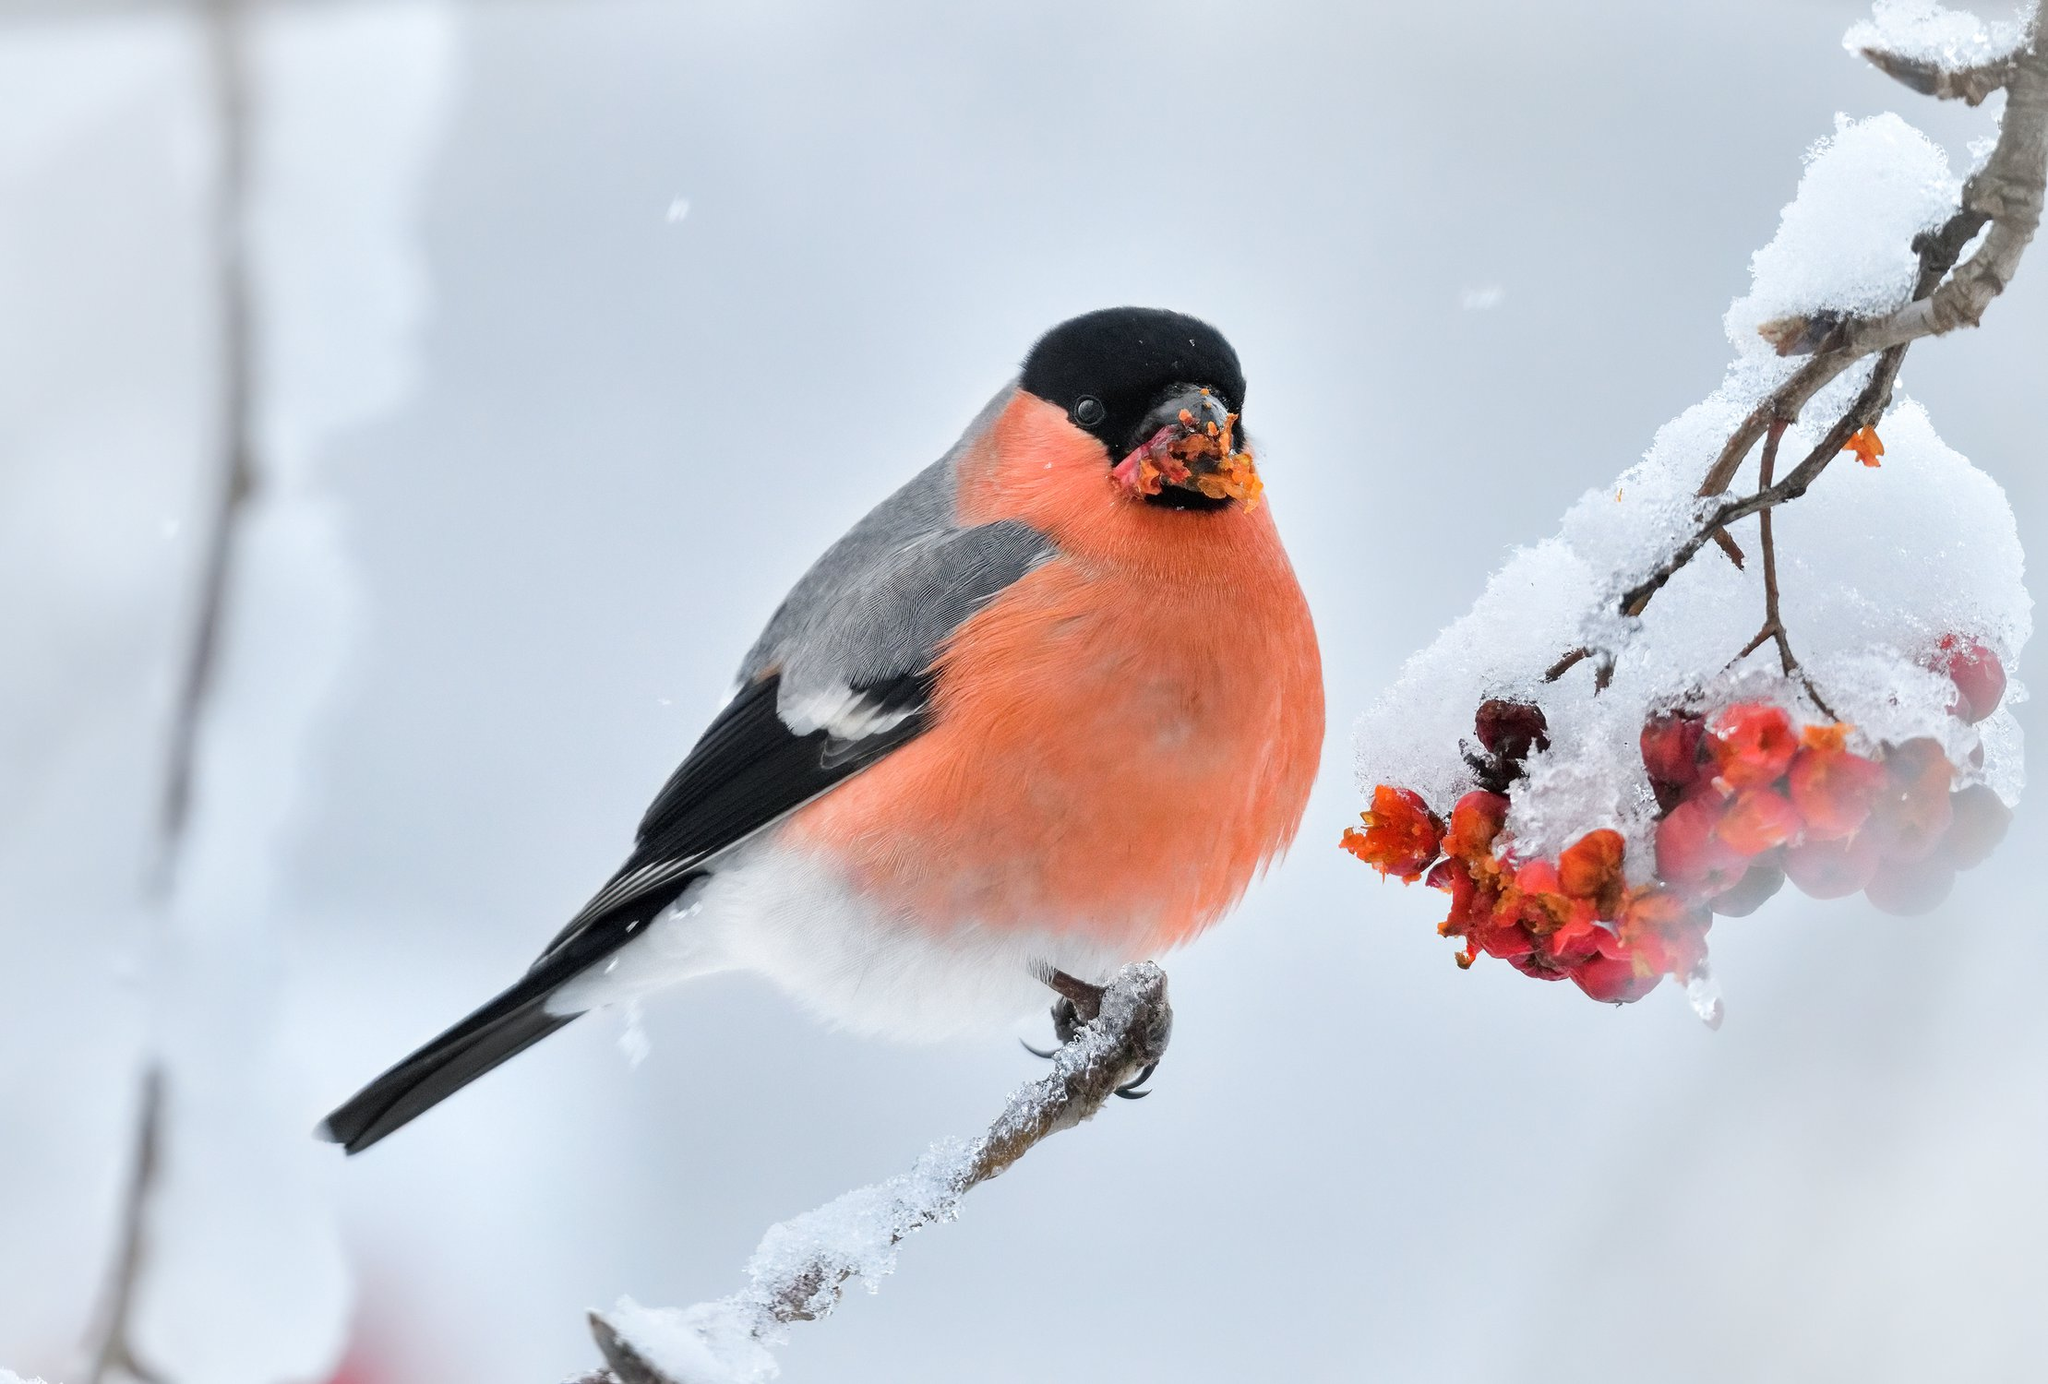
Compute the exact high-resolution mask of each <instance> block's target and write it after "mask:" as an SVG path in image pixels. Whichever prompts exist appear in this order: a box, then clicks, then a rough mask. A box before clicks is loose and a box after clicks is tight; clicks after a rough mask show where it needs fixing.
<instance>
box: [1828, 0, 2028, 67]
mask: <svg viewBox="0 0 2048 1384" xmlns="http://www.w3.org/2000/svg"><path fill="white" fill-rule="evenodd" d="M2035 8H2036V7H2035V5H2033V4H2031V3H2029V4H2025V5H2021V6H2020V7H2019V9H2018V12H2017V13H2016V14H2015V15H2014V16H2013V17H2012V18H2011V19H2008V20H1996V21H1993V22H1992V23H1989V24H1986V23H1985V22H1984V21H1983V20H1981V19H1979V18H1978V17H1977V16H1976V15H1974V14H1970V13H1968V12H1966V11H1963V10H1952V9H1949V8H1948V7H1947V6H1946V5H1942V4H1939V3H1937V0H1877V3H1876V5H1875V6H1873V10H1872V14H1871V17H1870V18H1869V19H1866V20H1864V21H1863V22H1862V23H1860V24H1857V25H1854V26H1853V27H1852V28H1851V29H1850V30H1849V32H1848V34H1847V35H1846V36H1845V37H1844V38H1843V39H1842V46H1843V47H1845V48H1847V49H1848V50H1849V51H1850V52H1852V53H1856V54H1862V53H1864V52H1866V51H1870V50H1875V51H1879V52H1885V53H1896V54H1897V55H1898V56H1900V57H1902V58H1910V59H1912V60H1914V61H1917V62H1925V63H1931V64H1933V65H1935V66H1937V67H1944V68H1949V69H1952V70H1953V69H1959V68H1968V67H1983V66H1985V65H1986V64H1989V63H1995V62H2002V61H2004V60H2005V59H2006V58H2009V57H2011V56H2012V55H2013V54H2015V53H2017V52H2018V51H2019V50H2020V48H2021V46H2022V45H2023V44H2024V43H2025V42H2026V36H2027V29H2028V26H2029V24H2030V22H2031V21H2032V19H2033V16H2034V10H2035Z"/></svg>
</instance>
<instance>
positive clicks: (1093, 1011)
mask: <svg viewBox="0 0 2048 1384" xmlns="http://www.w3.org/2000/svg"><path fill="white" fill-rule="evenodd" d="M1039 978H1040V979H1041V980H1043V981H1044V982H1045V983H1046V985H1047V986H1049V987H1050V988H1051V989H1052V990H1053V991H1054V992H1055V993H1056V994H1058V995H1059V998H1058V999H1057V1000H1054V1001H1053V1006H1052V1031H1053V1036H1054V1037H1055V1038H1057V1039H1059V1047H1055V1048H1049V1049H1048V1048H1034V1047H1032V1046H1031V1044H1029V1043H1025V1044H1024V1051H1026V1052H1028V1053H1030V1054H1031V1055H1032V1056H1033V1057H1040V1058H1044V1059H1046V1060H1047V1061H1050V1060H1051V1059H1052V1058H1053V1057H1054V1056H1055V1055H1056V1054H1057V1053H1058V1052H1059V1048H1063V1047H1065V1046H1066V1045H1067V1044H1068V1043H1071V1042H1073V1041H1074V1035H1075V1034H1077V1033H1079V1032H1080V1031H1081V1028H1082V1025H1084V1024H1088V1023H1092V1022H1094V1020H1095V1019H1096V1018H1097V1017H1098V1016H1099V1015H1100V1014H1101V1013H1102V995H1103V988H1104V987H1102V986H1100V985H1095V984H1092V983H1090V982H1088V981H1085V980H1082V979H1080V978H1079V977H1077V976H1070V975H1068V974H1067V973H1066V972H1065V971H1061V970H1054V969H1051V968H1048V969H1047V970H1046V972H1045V973H1044V974H1043V975H1042V976H1040V977H1039ZM1158 1070H1159V1064H1158V1063H1157V1062H1148V1063H1146V1064H1145V1067H1144V1070H1142V1071H1140V1072H1139V1073H1138V1074H1137V1076H1135V1077H1133V1078H1132V1079H1131V1080H1129V1081H1127V1082H1125V1083H1124V1084H1123V1085H1121V1086H1119V1087H1117V1088H1116V1091H1115V1093H1114V1094H1116V1095H1119V1096H1122V1097H1123V1098H1124V1099H1125V1100H1143V1099H1144V1098H1145V1097H1147V1096H1149V1095H1151V1094H1152V1093H1151V1092H1150V1091H1148V1090H1145V1089H1143V1088H1144V1085H1145V1083H1146V1082H1148V1081H1150V1080H1151V1079H1152V1073H1154V1072H1156V1071H1158Z"/></svg>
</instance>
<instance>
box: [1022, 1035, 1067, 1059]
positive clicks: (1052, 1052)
mask: <svg viewBox="0 0 2048 1384" xmlns="http://www.w3.org/2000/svg"><path fill="white" fill-rule="evenodd" d="M1017 1041H1018V1043H1020V1044H1022V1045H1023V1048H1024V1051H1026V1052H1028V1053H1030V1054H1031V1055H1032V1056H1033V1057H1036V1058H1040V1059H1042V1060H1043V1061H1046V1062H1050V1061H1052V1060H1053V1058H1055V1057H1057V1056H1058V1055H1059V1049H1058V1048H1034V1047H1032V1046H1031V1045H1030V1044H1029V1043H1026V1042H1024V1040H1023V1039H1022V1038H1019V1039H1018V1040H1017Z"/></svg>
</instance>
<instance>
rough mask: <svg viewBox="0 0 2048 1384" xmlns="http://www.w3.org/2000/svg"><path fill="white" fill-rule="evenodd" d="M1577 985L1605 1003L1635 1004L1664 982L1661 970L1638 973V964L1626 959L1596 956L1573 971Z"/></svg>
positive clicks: (1581, 963)
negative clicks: (1660, 982) (1659, 983)
mask: <svg viewBox="0 0 2048 1384" xmlns="http://www.w3.org/2000/svg"><path fill="white" fill-rule="evenodd" d="M1571 978H1572V980H1573V982H1574V983H1575V984H1577V986H1578V987H1579V988H1580V989H1581V990H1584V991H1585V992H1586V993H1587V994H1588V995H1591V996H1592V997H1593V998H1594V999H1596V1000H1599V1001H1601V1002H1602V1003H1604V1004H1633V1003H1634V1002H1635V1001H1637V1000H1639V999H1641V998H1642V997H1643V996H1645V995H1647V994H1649V993H1650V992H1651V991H1652V990H1654V989H1656V988H1657V984H1658V982H1659V981H1661V980H1663V979H1664V974H1663V972H1661V971H1648V972H1646V973H1645V974H1642V975H1638V974H1636V963H1635V962H1633V961H1629V960H1626V959H1621V960H1617V959H1615V958H1613V957H1608V956H1595V957H1592V958H1590V959H1588V960H1586V961H1582V962H1580V963H1579V964H1578V965H1577V966H1574V967H1573V968H1572V970H1571Z"/></svg>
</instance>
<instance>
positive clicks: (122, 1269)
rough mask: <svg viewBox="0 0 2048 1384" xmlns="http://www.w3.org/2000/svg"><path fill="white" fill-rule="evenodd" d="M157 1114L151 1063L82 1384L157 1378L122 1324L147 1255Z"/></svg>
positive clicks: (157, 1082) (160, 1099) (158, 1144)
mask: <svg viewBox="0 0 2048 1384" xmlns="http://www.w3.org/2000/svg"><path fill="white" fill-rule="evenodd" d="M163 1113H164V1074H163V1070H162V1068H159V1067H151V1068H150V1069H149V1070H148V1072H146V1073H145V1074H144V1076H143V1078H142V1105H141V1108H140V1109H139V1110H138V1111H137V1112H136V1116H135V1162H134V1164H133V1166H131V1168H130V1169H129V1173H128V1190H127V1192H126V1194H125V1195H124V1196H123V1197H122V1199H121V1232H120V1239H119V1240H118V1241H117V1242H116V1244H115V1247H114V1262H113V1267H112V1269H111V1270H110V1271H109V1273H108V1276H107V1288H106V1302H105V1305H104V1306H103V1307H102V1308H101V1309H100V1320H99V1323H98V1325H97V1326H96V1327H95V1329H94V1332H93V1334H94V1336H95V1337H96V1338H97V1339H98V1342H99V1344H98V1345H97V1346H96V1347H95V1348H94V1350H93V1359H92V1367H91V1372H90V1373H89V1374H87V1375H86V1384H106V1381H107V1380H108V1379H110V1378H112V1377H113V1376H114V1375H116V1374H125V1375H127V1376H128V1377H130V1378H131V1379H137V1380H140V1381H142V1384H156V1381H157V1377H156V1375H154V1374H152V1373H151V1372H150V1371H149V1370H148V1369H147V1368H146V1367H145V1366H144V1365H143V1364H142V1362H141V1361H140V1360H139V1359H138V1358H137V1357H136V1353H135V1344H134V1342H133V1340H131V1339H130V1337H129V1334H128V1325H129V1321H130V1319H131V1318H132V1317H133V1315H134V1308H135V1286H136V1284H137V1283H138V1282H140V1281H141V1278H142V1266H143V1263H144V1262H145V1261H146V1260H147V1259H148V1257H149V1206H150V1201H151V1199H152V1198H153V1197H154V1195H155V1192H156V1178H157V1167H158V1163H159V1155H160V1151H161V1149H162V1145H163Z"/></svg>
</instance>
